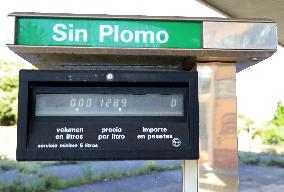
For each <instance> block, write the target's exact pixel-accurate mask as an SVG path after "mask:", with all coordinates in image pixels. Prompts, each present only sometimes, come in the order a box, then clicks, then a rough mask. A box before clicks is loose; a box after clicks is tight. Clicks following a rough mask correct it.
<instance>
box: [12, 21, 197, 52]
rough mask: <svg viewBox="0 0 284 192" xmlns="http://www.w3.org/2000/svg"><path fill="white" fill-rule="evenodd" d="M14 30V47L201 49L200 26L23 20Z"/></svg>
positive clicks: (137, 22)
mask: <svg viewBox="0 0 284 192" xmlns="http://www.w3.org/2000/svg"><path fill="white" fill-rule="evenodd" d="M16 26H17V28H16V29H17V30H16V44H17V45H31V46H85V47H120V48H182V49H199V48H201V47H202V23H201V22H191V21H149V20H116V19H73V18H72V19H71V18H28V17H23V18H19V19H18V20H17V24H16Z"/></svg>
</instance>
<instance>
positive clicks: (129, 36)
mask: <svg viewBox="0 0 284 192" xmlns="http://www.w3.org/2000/svg"><path fill="white" fill-rule="evenodd" d="M126 34H127V35H126ZM120 39H121V41H122V42H124V43H129V42H131V41H132V40H133V33H132V32H131V31H129V30H123V31H122V32H121V34H120Z"/></svg>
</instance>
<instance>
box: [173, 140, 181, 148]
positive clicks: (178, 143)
mask: <svg viewBox="0 0 284 192" xmlns="http://www.w3.org/2000/svg"><path fill="white" fill-rule="evenodd" d="M180 144H181V140H180V139H179V138H173V140H172V145H173V146H174V147H179V146H180Z"/></svg>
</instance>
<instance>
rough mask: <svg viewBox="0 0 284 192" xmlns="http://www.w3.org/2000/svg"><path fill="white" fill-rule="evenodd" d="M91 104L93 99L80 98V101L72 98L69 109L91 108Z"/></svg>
mask: <svg viewBox="0 0 284 192" xmlns="http://www.w3.org/2000/svg"><path fill="white" fill-rule="evenodd" d="M92 102H93V99H90V98H88V99H84V98H80V99H76V98H72V99H71V100H70V107H80V108H81V107H91V106H92Z"/></svg>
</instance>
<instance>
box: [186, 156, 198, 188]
mask: <svg viewBox="0 0 284 192" xmlns="http://www.w3.org/2000/svg"><path fill="white" fill-rule="evenodd" d="M182 169H183V181H182V183H183V186H182V187H183V192H198V160H183V166H182Z"/></svg>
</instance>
